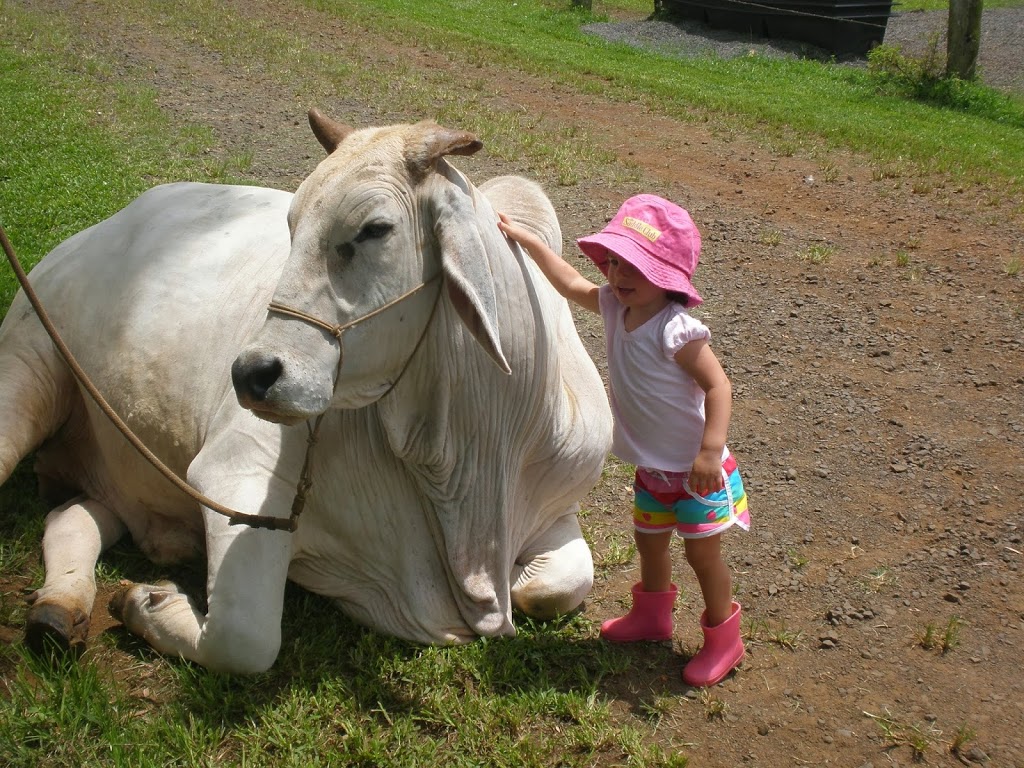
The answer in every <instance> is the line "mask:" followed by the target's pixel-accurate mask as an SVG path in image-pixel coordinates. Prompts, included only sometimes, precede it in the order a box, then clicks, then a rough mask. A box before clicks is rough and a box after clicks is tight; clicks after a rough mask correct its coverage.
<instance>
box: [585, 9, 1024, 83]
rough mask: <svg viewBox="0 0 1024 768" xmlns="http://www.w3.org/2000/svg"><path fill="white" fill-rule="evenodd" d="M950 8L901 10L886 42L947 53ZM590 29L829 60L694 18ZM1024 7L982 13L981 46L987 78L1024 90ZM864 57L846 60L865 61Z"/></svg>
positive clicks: (719, 49)
mask: <svg viewBox="0 0 1024 768" xmlns="http://www.w3.org/2000/svg"><path fill="white" fill-rule="evenodd" d="M947 22H948V18H947V14H946V12H945V11H927V12H925V11H912V12H908V13H899V12H896V13H894V14H893V16H892V17H891V18H890V19H889V23H888V25H887V26H886V30H885V43H886V44H888V45H895V46H898V47H899V48H901V49H903V51H904V52H905V53H907V54H909V55H922V54H923V53H925V52H926V51H927V50H928V47H929V46H930V45H931V41H932V40H933V39H937V40H938V50H939V51H940V52H941V53H943V54H944V53H945V49H946V25H947ZM584 30H585V31H587V32H590V33H592V34H595V35H599V36H601V37H603V38H605V39H606V40H614V41H619V42H624V43H628V44H630V45H637V46H646V47H650V48H654V49H657V50H660V51H662V52H664V53H670V54H673V55H678V56H682V57H687V56H707V55H709V54H714V55H718V56H721V57H722V58H732V57H735V56H746V55H748V54H749V53H750V52H751V51H756V52H757V53H759V54H761V55H763V56H787V57H799V56H803V57H805V58H815V59H826V60H827V59H829V58H831V55H830V54H829V53H828V52H827V51H824V50H822V49H820V48H815V47H814V46H811V45H808V44H806V43H800V42H795V41H792V40H776V39H769V38H762V37H751V36H750V35H749V34H743V33H738V32H735V31H732V30H725V29H712V28H711V27H709V26H707V25H706V24H702V23H701V22H698V21H692V20H682V19H681V20H678V21H655V20H643V21H630V22H623V23H602V24H590V25H588V26H586V27H584ZM1022 60H1024V7H1019V8H993V9H990V10H986V11H985V12H984V13H983V15H982V31H981V48H980V53H979V56H978V69H979V75H980V77H981V80H982V81H983V82H984V83H985V84H987V85H990V86H992V87H995V88H999V89H1001V90H1005V91H1009V92H1012V93H1016V94H1021V95H1024V66H1022V64H1021V62H1022ZM864 62H865V60H864V59H863V58H851V59H848V60H846V61H844V63H851V64H863V63H864Z"/></svg>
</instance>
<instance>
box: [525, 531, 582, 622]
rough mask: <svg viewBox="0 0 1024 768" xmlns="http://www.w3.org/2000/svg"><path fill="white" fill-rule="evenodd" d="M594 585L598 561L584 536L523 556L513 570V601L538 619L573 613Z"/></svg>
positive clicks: (527, 613) (528, 614) (526, 612)
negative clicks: (592, 555)
mask: <svg viewBox="0 0 1024 768" xmlns="http://www.w3.org/2000/svg"><path fill="white" fill-rule="evenodd" d="M593 586H594V561H593V559H592V557H591V555H590V548H589V547H588V546H587V544H586V542H585V541H583V539H578V540H573V541H570V542H567V543H565V544H563V545H562V546H561V547H559V548H558V549H556V550H548V551H544V552H537V553H534V554H531V555H529V556H528V557H525V558H524V557H521V558H520V561H519V562H517V563H516V565H515V567H514V569H513V573H512V604H513V605H514V606H515V607H516V609H517V610H520V611H522V612H523V613H525V614H526V615H527V616H531V617H533V618H535V619H541V620H548V619H553V618H556V617H558V616H563V615H566V614H569V613H572V612H573V611H575V610H576V609H577V608H579V607H580V605H582V603H583V600H584V598H586V596H587V595H588V594H589V593H590V590H591V588H592V587H593Z"/></svg>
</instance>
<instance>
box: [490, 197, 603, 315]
mask: <svg viewBox="0 0 1024 768" xmlns="http://www.w3.org/2000/svg"><path fill="white" fill-rule="evenodd" d="M498 219H499V222H498V229H500V230H501V231H502V232H503V233H504V234H505V236H506V237H508V238H509V239H511V240H515V241H516V242H517V243H519V245H520V246H521V247H522V248H523V249H524V250H525V251H526V252H527V253H528V254H530V258H531V259H533V261H534V263H536V265H537V266H538V267H540V271H541V272H543V273H544V277H546V278H547V279H548V282H550V283H551V285H552V286H554V289H555V290H556V291H558V292H559V293H560V294H562V295H563V296H564V297H565V298H567V299H568V300H569V301H571V302H573V303H574V304H578V305H579V306H581V307H583V309H589V310H590V311H591V312H594V313H598V314H599V313H600V311H601V310H600V307H599V306H598V299H597V291H598V286H597V285H595V284H594V283H592V282H590V281H589V280H587V278H585V277H584V276H583V275H581V274H580V273H579V272H577V271H576V269H575V267H573V266H572V264H570V263H569V262H567V261H566V260H565V259H563V258H562V257H561V256H559V255H558V254H557V253H555V252H554V251H553V250H551V249H550V248H549V247H548V245H547V243H545V242H544V241H543V240H541V239H540V238H539V237H538V236H537V235H535V234H534V233H533V232H531V231H530V230H528V229H526V228H525V227H521V226H519V225H518V224H516V223H515V222H513V221H512V220H511V219H510V218H508V216H506V215H505V214H503V213H499V214H498Z"/></svg>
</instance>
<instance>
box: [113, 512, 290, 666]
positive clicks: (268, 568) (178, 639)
mask: <svg viewBox="0 0 1024 768" xmlns="http://www.w3.org/2000/svg"><path fill="white" fill-rule="evenodd" d="M204 514H205V520H206V543H207V561H208V568H209V575H208V577H207V611H206V613H205V614H204V613H202V611H200V610H199V609H198V608H197V607H196V606H195V605H194V603H193V602H192V601H191V599H190V598H189V597H188V596H187V595H185V594H184V593H182V592H181V591H179V590H178V589H177V588H176V587H175V586H174V585H173V584H168V583H164V584H158V585H145V584H136V585H133V586H131V587H130V588H128V589H127V590H125V591H124V592H123V593H122V594H121V595H119V596H118V597H117V598H116V599H115V601H114V602H112V604H111V611H112V612H113V613H114V614H115V616H117V618H119V619H120V620H121V621H122V622H124V625H125V626H126V627H127V628H128V629H129V630H130V631H131V632H133V633H135V634H137V635H139V636H141V637H142V638H143V639H145V640H146V642H147V643H149V644H150V645H152V646H153V648H155V649H156V650H157V651H159V652H161V653H164V654H167V655H170V656H180V657H182V658H186V659H189V660H191V661H194V662H196V663H198V664H201V665H203V666H204V667H207V668H209V669H213V670H218V671H222V672H232V673H240V674H246V673H256V672H263V671H266V670H267V669H269V668H270V667H271V665H272V664H273V663H274V660H275V659H276V658H277V654H278V651H279V650H280V647H281V615H282V611H283V604H284V589H285V581H286V579H287V572H288V559H289V556H290V549H291V543H290V542H291V534H290V533H287V532H280V531H266V530H255V529H252V528H248V527H246V526H244V525H234V526H229V525H228V521H227V518H225V517H222V516H221V515H219V514H217V513H215V512H211V511H209V510H204Z"/></svg>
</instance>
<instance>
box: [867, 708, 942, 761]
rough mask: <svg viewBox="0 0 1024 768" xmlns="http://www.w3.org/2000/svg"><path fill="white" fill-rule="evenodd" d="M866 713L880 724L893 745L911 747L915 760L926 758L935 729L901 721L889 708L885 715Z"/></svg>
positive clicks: (883, 732) (884, 734) (886, 737)
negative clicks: (927, 729) (927, 728)
mask: <svg viewBox="0 0 1024 768" xmlns="http://www.w3.org/2000/svg"><path fill="white" fill-rule="evenodd" d="M864 715H865V716H866V717H870V718H871V719H872V720H874V721H875V723H877V724H878V727H879V729H880V730H881V731H882V735H883V736H884V737H885V739H886V740H887V741H888V742H889V745H890V746H891V747H900V746H907V747H910V752H911V755H912V757H913V759H914V761H915V762H921V761H922V760H924V759H925V754H926V753H927V751H928V748H929V747H930V746H931V737H932V736H933V735H934V734H935V732H934V731H925V729H923V728H922V727H921V726H919V725H908V724H905V723H901V722H899V721H898V720H896V718H894V717H893V716H892V715H891V714H890V713H889V711H888V710H886V712H885V714H884V715H873V714H871V713H870V712H864Z"/></svg>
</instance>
